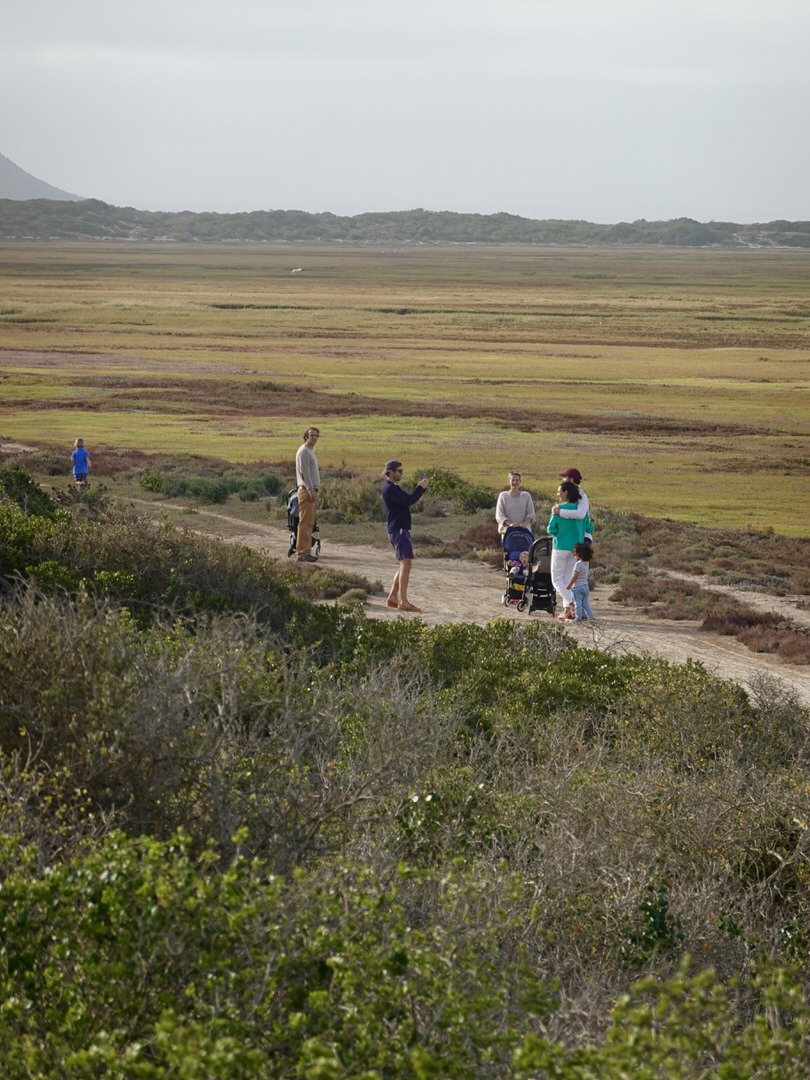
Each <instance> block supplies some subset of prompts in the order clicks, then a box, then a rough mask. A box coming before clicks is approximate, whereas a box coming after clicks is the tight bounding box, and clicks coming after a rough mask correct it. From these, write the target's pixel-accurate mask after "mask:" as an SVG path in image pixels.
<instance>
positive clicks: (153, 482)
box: [138, 468, 284, 503]
mask: <svg viewBox="0 0 810 1080" xmlns="http://www.w3.org/2000/svg"><path fill="white" fill-rule="evenodd" d="M138 482H139V483H140V485H141V487H142V488H144V490H146V491H151V492H153V493H155V494H157V495H164V496H166V498H169V499H176V498H182V497H184V496H188V497H190V498H192V499H197V500H199V502H203V503H224V502H227V500H228V498H229V496H231V495H233V494H238V495H239V498H240V499H241V500H242V501H243V502H255V501H256V500H257V499H263V498H267V497H268V496H271V495H278V494H279V492H280V491H281V490H282V488H283V487H284V482H283V481H282V480H281V479H280V477H278V476H276V475H275V474H274V473H260V474H258V475H245V474H243V473H239V472H230V471H229V472H224V473H219V474H217V473H213V474H212V475H207V476H189V475H187V474H185V473H183V472H178V471H176V470H172V471H165V470H162V469H159V468H150V469H146V470H144V472H143V473H142V474H141V476H140V478H139V481H138Z"/></svg>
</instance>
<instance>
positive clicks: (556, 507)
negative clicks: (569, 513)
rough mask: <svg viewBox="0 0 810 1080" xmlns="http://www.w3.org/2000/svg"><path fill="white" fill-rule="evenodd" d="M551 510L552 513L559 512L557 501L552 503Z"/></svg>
mask: <svg viewBox="0 0 810 1080" xmlns="http://www.w3.org/2000/svg"><path fill="white" fill-rule="evenodd" d="M551 512H552V514H559V512H560V504H559V503H554V505H553V506H552V508H551Z"/></svg>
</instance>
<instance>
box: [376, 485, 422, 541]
mask: <svg viewBox="0 0 810 1080" xmlns="http://www.w3.org/2000/svg"><path fill="white" fill-rule="evenodd" d="M424 494H425V489H424V488H423V487H422V486H421V485H420V484H417V485H416V487H415V488H414V489H413V491H411V492H410V493H408V492H407V491H403V490H402V488H401V487H400V486H399V484H395V483H394V481H393V480H386V481H385V483H384V484H383V486H382V491H381V492H380V495H381V497H382V501H383V505H384V506H385V509H386V511H387V512H388V532H389V533H396V532H401V531H402V530H403V529H406V530H407V531H408V532H410V529H411V507H412V506H413V504H414V503H415V502H418V500H419V499H421V498H422V496H423V495H424Z"/></svg>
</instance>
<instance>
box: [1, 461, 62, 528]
mask: <svg viewBox="0 0 810 1080" xmlns="http://www.w3.org/2000/svg"><path fill="white" fill-rule="evenodd" d="M2 495H5V496H6V497H7V498H8V499H10V500H11V501H12V502H13V503H15V504H16V505H17V506H19V508H20V509H21V510H22V511H23V512H24V513H26V514H36V515H37V516H38V517H47V518H52V517H54V516H55V514H56V505H55V503H54V501H53V499H52V498H51V497H50V496H49V495H48V494H47V493H46V492H44V491H43V490H42V488H41V487H40V486H39V484H37V483H36V482H35V480H34V479H33V478H32V477H31V476H29V474H28V473H27V472H25V470H23V469H21V468H20V467H19V466H18V465H11V466H9V467H8V468H5V469H0V502H2V497H1V496H2Z"/></svg>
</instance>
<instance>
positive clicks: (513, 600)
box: [501, 525, 534, 611]
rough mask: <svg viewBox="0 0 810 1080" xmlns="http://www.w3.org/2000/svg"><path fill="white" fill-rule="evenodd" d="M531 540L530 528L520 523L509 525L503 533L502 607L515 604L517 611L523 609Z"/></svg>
mask: <svg viewBox="0 0 810 1080" xmlns="http://www.w3.org/2000/svg"><path fill="white" fill-rule="evenodd" d="M533 541H534V537H533V536H532V532H531V529H524V528H523V526H522V525H510V526H509V528H508V529H507V530H506V532H505V533H504V534H503V540H502V541H501V546H502V547H503V569H504V572H505V574H506V588H505V589H504V593H503V606H504V607H509V605H510V604H515V605H517V608H518V610H519V611H523V608H522V607H521V606H520V605H521V604H522V603H523V602H524V599H525V592H526V579H527V578H528V576H529V552H530V551H531V547H532V543H533ZM521 555H523V559H521Z"/></svg>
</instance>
